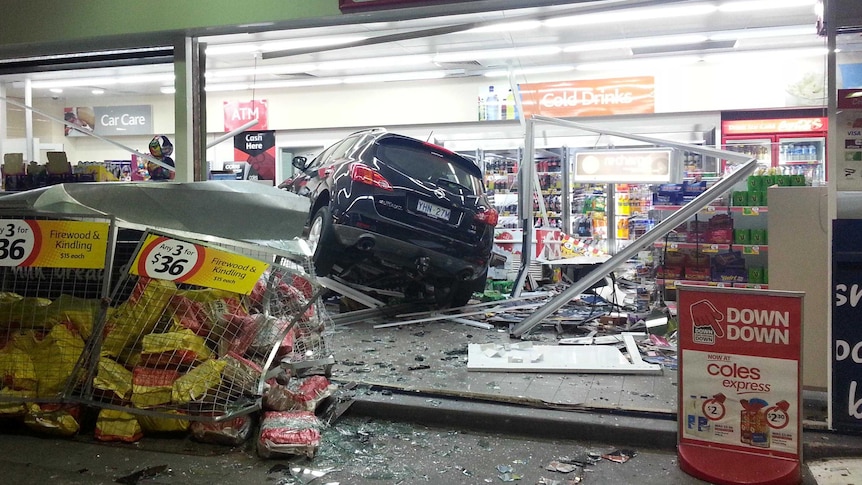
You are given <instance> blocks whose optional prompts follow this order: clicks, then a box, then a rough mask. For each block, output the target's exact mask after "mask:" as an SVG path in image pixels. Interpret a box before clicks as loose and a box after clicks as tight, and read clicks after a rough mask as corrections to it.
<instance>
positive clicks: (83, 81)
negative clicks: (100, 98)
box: [31, 73, 174, 89]
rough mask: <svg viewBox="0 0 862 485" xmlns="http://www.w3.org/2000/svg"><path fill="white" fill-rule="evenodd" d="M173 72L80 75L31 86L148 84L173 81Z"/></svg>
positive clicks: (63, 86) (62, 86) (35, 87)
mask: <svg viewBox="0 0 862 485" xmlns="http://www.w3.org/2000/svg"><path fill="white" fill-rule="evenodd" d="M173 80H174V75H173V73H161V74H138V75H131V76H113V77H79V78H71V79H56V80H50V81H49V80H46V81H33V82H32V84H31V86H32V87H33V89H51V88H73V87H90V86H112V85H114V84H147V83H154V82H165V81H173Z"/></svg>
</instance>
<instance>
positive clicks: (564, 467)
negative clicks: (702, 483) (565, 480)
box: [545, 461, 579, 473]
mask: <svg viewBox="0 0 862 485" xmlns="http://www.w3.org/2000/svg"><path fill="white" fill-rule="evenodd" d="M578 468H579V467H578V465H575V464H573V463H563V462H560V461H552V462H550V463H548V464H547V465H545V470H549V471H552V472H560V473H571V472H573V471H575V470H577V469H578Z"/></svg>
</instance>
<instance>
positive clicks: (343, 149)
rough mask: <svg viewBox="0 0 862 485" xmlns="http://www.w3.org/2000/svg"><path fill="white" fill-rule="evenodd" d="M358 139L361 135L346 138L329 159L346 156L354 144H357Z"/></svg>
mask: <svg viewBox="0 0 862 485" xmlns="http://www.w3.org/2000/svg"><path fill="white" fill-rule="evenodd" d="M358 139H359V137H357V136H351V137H350V138H347V139H345V140H344V142H343V143H340V144H339V145H338V146H337V147H336V148H335V150H333V152H332V153H331V154H330V155H329V159H330V160H338V159H340V158H344V156H345V154H347V153H348V151H350V149H351V148H352V147H353V145H355V144H356V140H358Z"/></svg>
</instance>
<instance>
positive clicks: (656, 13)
mask: <svg viewBox="0 0 862 485" xmlns="http://www.w3.org/2000/svg"><path fill="white" fill-rule="evenodd" d="M716 10H718V7H716V6H715V5H710V4H695V5H682V6H680V5H665V6H660V7H650V8H633V9H627V10H617V11H613V12H601V13H589V14H583V15H572V16H569V17H557V18H552V19H547V20H545V22H544V23H545V25H547V26H548V27H567V26H572V25H596V24H606V23H618V22H630V21H644V20H653V19H669V18H678V17H695V16H699V15H707V14H710V13H713V12H715V11H716Z"/></svg>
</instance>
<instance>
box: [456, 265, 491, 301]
mask: <svg viewBox="0 0 862 485" xmlns="http://www.w3.org/2000/svg"><path fill="white" fill-rule="evenodd" d="M487 275H488V271H487V270H485V272H484V273H482V276H481V277H479V278H476V279H475V280H470V281H462V282H460V283H456V284H455V285H454V286H453V287H452V294H451V299H450V300H449V306H450V307H452V308H456V307H461V306H464V305H466V304H467V303H469V302H470V299H471V298H473V293H475V292H479V291H482V290H483V289H484V288H485V280H486V279H487Z"/></svg>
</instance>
